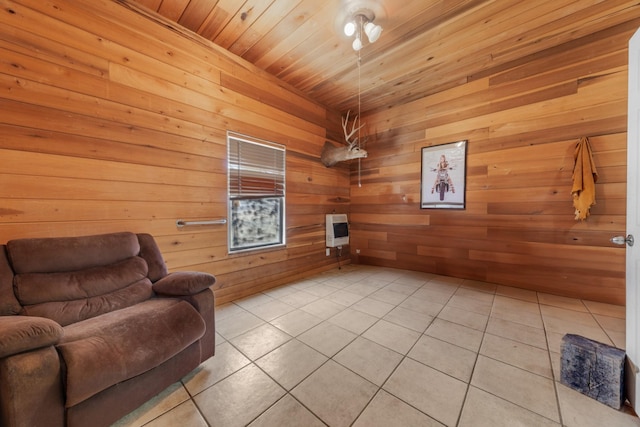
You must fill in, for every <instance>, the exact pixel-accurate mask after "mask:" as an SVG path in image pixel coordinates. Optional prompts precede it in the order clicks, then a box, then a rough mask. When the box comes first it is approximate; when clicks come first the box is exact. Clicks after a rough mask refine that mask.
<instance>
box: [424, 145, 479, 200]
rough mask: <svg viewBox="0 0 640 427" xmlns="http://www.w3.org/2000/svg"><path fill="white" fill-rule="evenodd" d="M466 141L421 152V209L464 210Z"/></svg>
mask: <svg viewBox="0 0 640 427" xmlns="http://www.w3.org/2000/svg"><path fill="white" fill-rule="evenodd" d="M466 161H467V141H466V140H463V141H457V142H451V143H449V144H443V145H435V146H432V147H423V148H422V180H421V181H420V208H421V209H464V208H465V184H466V177H467V173H466V172H467V165H466Z"/></svg>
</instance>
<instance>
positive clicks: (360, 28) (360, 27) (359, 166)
mask: <svg viewBox="0 0 640 427" xmlns="http://www.w3.org/2000/svg"><path fill="white" fill-rule="evenodd" d="M358 31H360V40H362V17H360V25H359V29H358ZM361 52H362V49H360V50H358V148H362V147H361V146H360V143H361V141H362V139H360V127H361V126H360V123H362V117H360V113H361V112H360V66H361V64H362V53H361ZM361 172H362V157H358V187H362V181H361V179H360V175H361Z"/></svg>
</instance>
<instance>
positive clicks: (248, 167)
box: [228, 135, 285, 198]
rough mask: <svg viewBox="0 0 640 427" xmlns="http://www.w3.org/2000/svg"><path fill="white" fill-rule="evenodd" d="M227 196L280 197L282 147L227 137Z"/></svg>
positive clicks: (231, 136)
mask: <svg viewBox="0 0 640 427" xmlns="http://www.w3.org/2000/svg"><path fill="white" fill-rule="evenodd" d="M228 167H229V197H231V198H237V197H243V198H244V197H264V196H284V191H285V188H284V187H285V150H284V147H282V146H280V145H277V144H272V143H266V142H262V141H260V142H258V141H252V140H249V139H247V138H246V137H239V136H233V135H230V136H229V165H228Z"/></svg>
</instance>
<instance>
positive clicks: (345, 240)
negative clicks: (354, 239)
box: [326, 214, 349, 248]
mask: <svg viewBox="0 0 640 427" xmlns="http://www.w3.org/2000/svg"><path fill="white" fill-rule="evenodd" d="M326 229H327V247H328V248H335V247H337V246H342V245H348V244H349V223H348V221H347V215H346V214H330V215H327V226H326Z"/></svg>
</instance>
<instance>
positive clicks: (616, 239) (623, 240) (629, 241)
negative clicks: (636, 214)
mask: <svg viewBox="0 0 640 427" xmlns="http://www.w3.org/2000/svg"><path fill="white" fill-rule="evenodd" d="M611 243H614V244H616V245H624V244H625V243H626V244H627V245H629V246H633V234H629V235H628V236H627V237H624V236H615V237H612V238H611Z"/></svg>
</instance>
